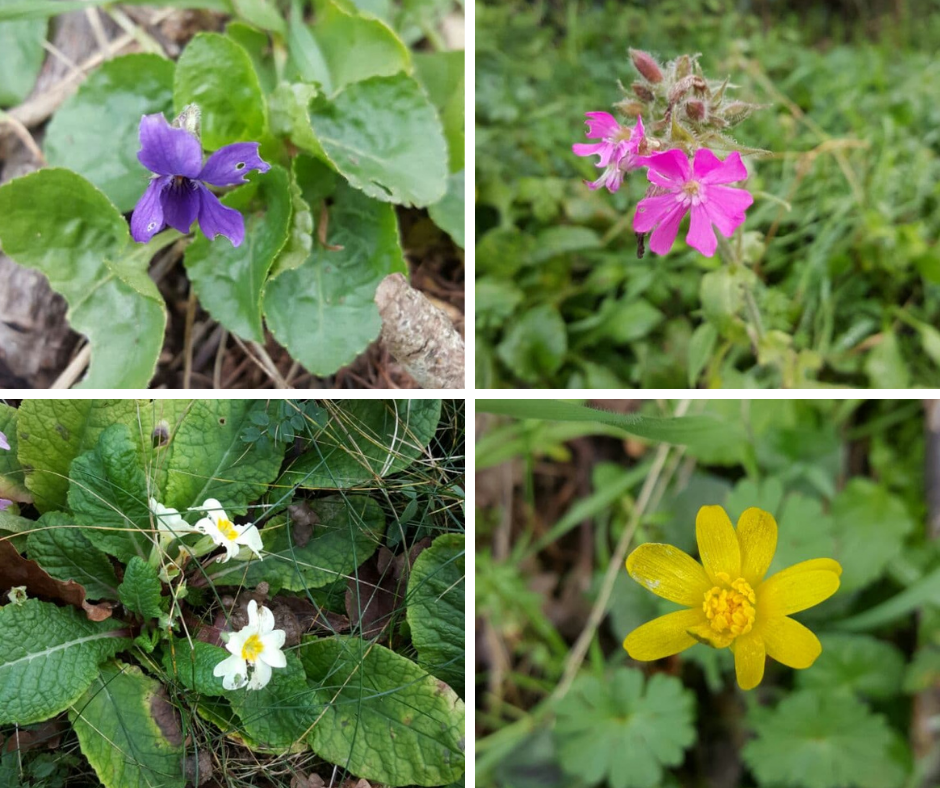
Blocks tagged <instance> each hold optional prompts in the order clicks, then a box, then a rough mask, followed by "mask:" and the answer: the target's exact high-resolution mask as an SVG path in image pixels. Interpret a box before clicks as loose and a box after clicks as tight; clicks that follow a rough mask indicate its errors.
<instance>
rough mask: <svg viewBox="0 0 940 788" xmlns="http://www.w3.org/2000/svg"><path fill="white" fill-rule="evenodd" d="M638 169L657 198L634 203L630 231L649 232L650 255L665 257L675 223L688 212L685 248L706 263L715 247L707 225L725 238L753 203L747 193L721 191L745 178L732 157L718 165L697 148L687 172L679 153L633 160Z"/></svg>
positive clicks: (676, 228)
mask: <svg viewBox="0 0 940 788" xmlns="http://www.w3.org/2000/svg"><path fill="white" fill-rule="evenodd" d="M638 163H639V164H640V165H641V166H647V167H649V171H648V173H647V177H648V178H649V179H650V182H651V183H653V184H655V185H656V186H657V187H658V189H657V190H656V191H657V192H658V193H657V194H654V196H652V197H646V198H644V199H642V200H640V204H639V205H637V207H636V216H635V217H634V219H633V229H634V231H635V232H637V233H648V232H649V231H650V230H652V231H653V234H652V235H651V236H650V249H652V250H653V251H654V252H656V254H666V253H667V252H668V251H669V250H670V249H671V248H672V244H673V242H674V241H675V240H676V233H677V232H678V231H679V222H681V221H682V217H683V216H685V215H686V213H688V212H689V210H691V212H692V220H691V222H690V224H689V232H688V235H686V237H685V240H686V243H688V245H689V246H691V247H693V248H695V249H698V251H700V252H701V253H702V254H703V255H705V256H706V257H711V256H712V255H713V254H715V249H716V248H717V246H718V240H717V239H716V238H715V232H714V230H713V229H712V225H714V226H715V227H717V228H718V232H720V233H721V234H722V235H723V236H725V237H726V238H730V237H731V235H732V234H733V233H734V231H735V230H736V229H737V228H738V226H740V224H741V223H742V222H743V221H744V212H745V211H746V210H747V209H748V208H749V207H750V205H751V203H753V202H754V198H753V197H751V195H750V193H749V192H748V191H747V190H745V189H733V188H731V187H730V186H723V185H721V184H725V183H734V182H735V181H743V180H744V179H745V178H747V169H746V168H745V167H744V162H742V161H741V154H740V153H738V152H737V151H735V152H734V153H732V154H731V155H730V156H728V158H727V159H725V160H724V161H722V160H721V159H719V158H718V157H717V156H716V155H715V154H714V153H712V152H711V151H710V150H708V149H707V148H699V149H698V150H697V151H695V159H694V161H693V163H692V166H691V167H690V166H689V160H688V159H687V158H686V156H685V154H684V153H683V152H682V151H680V150H668V151H665V152H664V153H654V154H653V155H652V156H647V157H645V158H640V159H638ZM663 192H665V193H663Z"/></svg>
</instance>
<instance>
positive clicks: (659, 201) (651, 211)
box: [633, 194, 676, 233]
mask: <svg viewBox="0 0 940 788" xmlns="http://www.w3.org/2000/svg"><path fill="white" fill-rule="evenodd" d="M675 204H676V196H675V195H674V194H662V195H660V196H658V197H645V198H644V199H642V200H640V202H639V204H638V205H637V206H636V214H635V215H634V217H633V232H635V233H648V232H649V231H650V230H652V229H653V228H654V227H655V226H656V225H657V224H659V223H660V222H661V221H662V220H663V217H665V216H666V214H667V213H669V212H670V211H671V210H672V209H673V207H674V206H675Z"/></svg>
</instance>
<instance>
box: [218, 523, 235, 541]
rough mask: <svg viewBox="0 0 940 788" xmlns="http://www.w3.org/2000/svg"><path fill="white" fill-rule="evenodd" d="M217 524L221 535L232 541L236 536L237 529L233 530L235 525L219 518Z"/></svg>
mask: <svg viewBox="0 0 940 788" xmlns="http://www.w3.org/2000/svg"><path fill="white" fill-rule="evenodd" d="M218 526H219V530H220V531H221V532H222V536H224V537H225V538H226V539H228V540H230V541H232V542H234V541H235V540H236V539H237V538H238V531H236V530H235V526H234V525H232V523H231V522H230V521H229V520H219V522H218Z"/></svg>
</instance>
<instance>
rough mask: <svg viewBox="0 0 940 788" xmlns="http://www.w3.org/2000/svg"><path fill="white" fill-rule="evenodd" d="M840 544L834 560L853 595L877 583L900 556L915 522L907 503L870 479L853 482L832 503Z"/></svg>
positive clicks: (835, 528)
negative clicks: (886, 569)
mask: <svg viewBox="0 0 940 788" xmlns="http://www.w3.org/2000/svg"><path fill="white" fill-rule="evenodd" d="M832 519H833V524H834V532H835V538H836V544H837V550H836V554H835V555H834V556H832V557H833V558H835V559H837V560H838V561H839V562H840V563H841V564H842V569H843V574H842V588H843V590H844V591H854V590H856V589H859V588H862V587H863V586H865V585H868V583H870V582H872V581H873V580H876V579H877V578H878V577H880V576H881V574H882V572H884V569H885V567H886V566H887V565H888V563H889V562H890V561H891V560H892V559H894V558H896V557H897V556H899V555H900V554H901V549H902V548H903V545H904V538H905V537H906V536H907V535H908V534H909V533H911V531H912V530H913V529H914V521H913V520H912V519H911V516H910V514H909V513H908V511H907V507H906V506H905V504H904V501H903V500H902V499H901V498H899V497H898V496H896V495H893V494H892V493H891V492H889V491H888V489H887V488H885V487H884V486H883V485H879V484H877V483H875V482H873V481H872V480H871V479H864V478H860V477H856V478H854V479H850V480H849V482H848V484H846V485H845V487H844V488H843V489H842V490H841V492H840V493H839V494H838V495H837V496H836V498H835V500H834V501H833V502H832Z"/></svg>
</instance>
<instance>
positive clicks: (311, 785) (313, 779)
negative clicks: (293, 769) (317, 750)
mask: <svg viewBox="0 0 940 788" xmlns="http://www.w3.org/2000/svg"><path fill="white" fill-rule="evenodd" d="M290 788H326V782H325V781H324V780H323V778H322V777H321V776H320V775H319V774H310V775H307V776H306V777H304V776H303V775H302V774H295V775H294V776H293V778H292V779H291V781H290Z"/></svg>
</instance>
